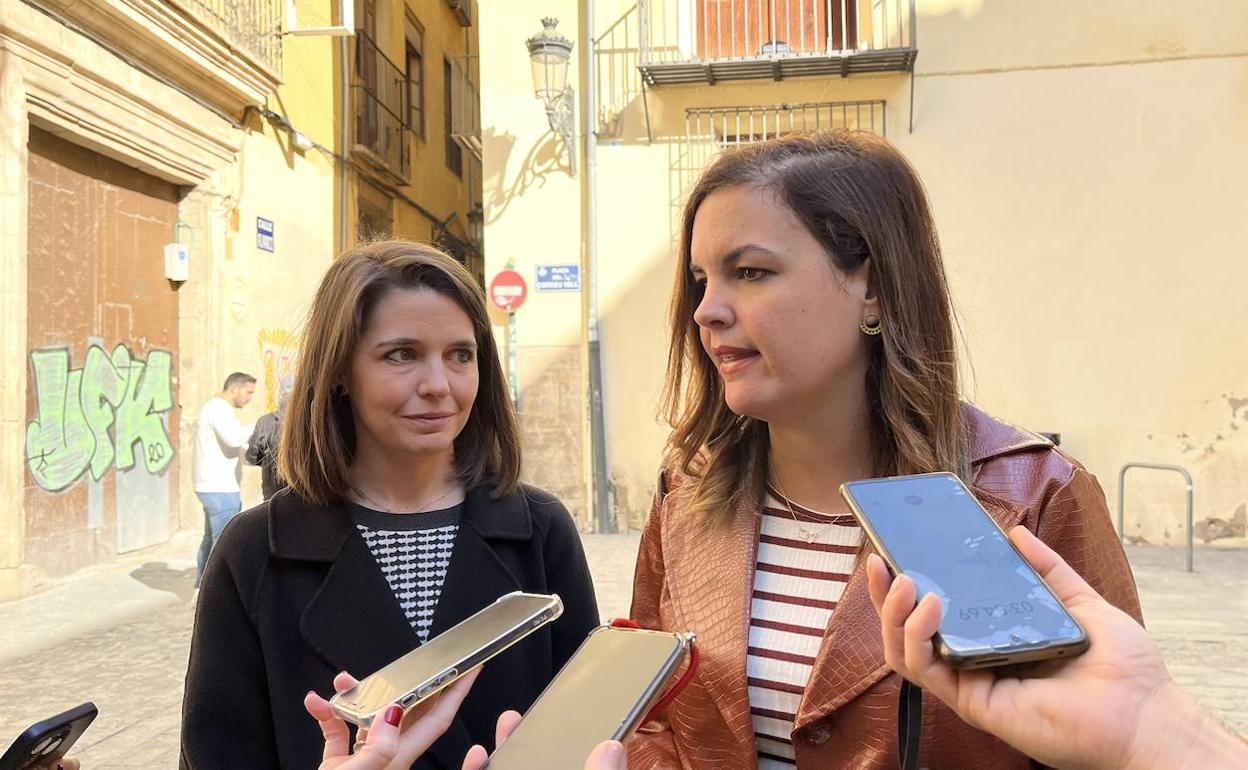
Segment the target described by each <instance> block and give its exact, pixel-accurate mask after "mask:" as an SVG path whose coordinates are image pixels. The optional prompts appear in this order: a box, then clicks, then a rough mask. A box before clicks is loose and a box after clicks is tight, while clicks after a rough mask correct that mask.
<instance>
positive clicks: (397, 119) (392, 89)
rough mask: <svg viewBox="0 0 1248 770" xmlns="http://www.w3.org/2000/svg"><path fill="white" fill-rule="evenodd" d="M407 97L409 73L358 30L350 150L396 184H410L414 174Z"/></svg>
mask: <svg viewBox="0 0 1248 770" xmlns="http://www.w3.org/2000/svg"><path fill="white" fill-rule="evenodd" d="M407 99H408V83H407V76H406V75H404V73H403V71H402V70H401V69H399V67H398V66H397V65H396V64H395V63H394V62H392V61H390V59H389V58H388V57H387V56H386V55H385V54H384V53H383V52H382V51H381V49H379V48H378V47H377V44H376V42H375V41H374V40H373V39H372V38H370V37H369V36H368V35H367V34H365V33H364V31H363V30H357V31H356V34H355V68H354V71H353V72H352V73H351V114H352V116H353V118H354V120H353V123H352V125H353V128H354V133H353V135H352V148H351V151H352V153H353V154H355V155H357V156H360V157H362V158H363V159H364V160H365V161H367V162H368V163H369V165H370V166H372V167H373V168H374V169H376V170H377V171H378V172H379V173H380V175H381V176H382V177H383V178H384V179H385V180H386V181H388V182H390V183H391V184H396V185H406V184H408V182H409V181H410V180H411V175H412V149H411V142H410V134H411V132H410V131H409V128H408V125H407V118H406V116H407V115H408V108H407Z"/></svg>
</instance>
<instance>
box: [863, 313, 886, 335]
mask: <svg viewBox="0 0 1248 770" xmlns="http://www.w3.org/2000/svg"><path fill="white" fill-rule="evenodd" d="M858 328H859V329H862V333H863V334H866V335H867V336H869V337H875V336H876V335H878V334H879V333H880V332H881V331H883V329H884V324H882V323H880V317H879V316H874V315H869V316H867V317H866V318H864V319H863V320H862V323H860V324H858Z"/></svg>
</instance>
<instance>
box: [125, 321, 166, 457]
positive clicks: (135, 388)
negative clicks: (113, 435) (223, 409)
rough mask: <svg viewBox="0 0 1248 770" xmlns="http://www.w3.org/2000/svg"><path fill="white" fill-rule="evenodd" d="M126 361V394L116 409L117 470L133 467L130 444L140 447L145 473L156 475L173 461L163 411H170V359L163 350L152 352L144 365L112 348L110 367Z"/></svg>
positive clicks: (132, 452) (126, 351)
mask: <svg viewBox="0 0 1248 770" xmlns="http://www.w3.org/2000/svg"><path fill="white" fill-rule="evenodd" d="M122 361H127V362H128V364H127V365H128V367H129V371H130V374H129V377H127V379H126V395H125V398H123V399H122V402H121V406H120V407H118V409H117V467H118V468H120V469H122V470H126V469H128V468H130V467H131V466H133V465H134V451H133V449H132V447H133V446H134V442H136V441H139V442H142V444H143V462H144V465H146V466H147V470H148V473H159V472H160V471H162V470H164V469H165V468H166V467H168V465H169V463H171V462H173V444H172V443H171V442H170V441H169V433H168V432H167V431H166V430H165V421H164V420H163V419H162V418H161V415H162V414H163V413H164V412H168V411H169V410H170V409H172V408H173V390H172V389H171V388H170V387H169V382H170V380H169V375H170V373H171V372H172V371H173V356H171V355H169V352H168V351H165V350H153V351H152V352H151V354H150V355H149V356H148V357H147V363H146V364H145V363H144V362H142V361H140V360H138V359H131V358H130V351H128V350H126V348H125V347H124V346H122V345H118V346H117V347H116V348H114V349H113V364H114V365H115V366H116V367H117V368H118V369H121V368H122V366H121V362H122Z"/></svg>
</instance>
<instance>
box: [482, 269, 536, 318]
mask: <svg viewBox="0 0 1248 770" xmlns="http://www.w3.org/2000/svg"><path fill="white" fill-rule="evenodd" d="M528 293H529V288H528V285H527V284H525V282H524V276H522V275H520V274H519V273H517V272H516V271H515V270H503V271H501V272H499V273H498V274H496V275H495V276H494V277H493V278H492V279H490V302H493V303H494V307H496V308H498V309H499V310H501V311H503V312H504V313H514V312H516V311H517V310H519V309H520V306H521V305H522V304H524V298H525V297H526V296H528Z"/></svg>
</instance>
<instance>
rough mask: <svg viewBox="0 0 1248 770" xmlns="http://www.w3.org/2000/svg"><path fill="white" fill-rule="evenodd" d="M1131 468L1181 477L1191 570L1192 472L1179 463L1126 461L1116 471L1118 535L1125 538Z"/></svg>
mask: <svg viewBox="0 0 1248 770" xmlns="http://www.w3.org/2000/svg"><path fill="white" fill-rule="evenodd" d="M1132 468H1145V469H1147V470H1153V471H1173V472H1174V473H1177V474H1179V475H1180V476H1182V477H1183V481H1184V482H1185V483H1186V485H1187V487H1186V492H1187V571H1188V572H1191V571H1192V474H1191V473H1189V472H1188V470H1187V468H1184V467H1183V466H1181V465H1165V464H1162V463H1127V464H1126V465H1124V466H1122V470H1120V471H1118V537H1119V538H1120V539H1122V540H1126V538H1127V529H1126V513H1125V509H1126V502H1125V500H1126V495H1127V471H1129V470H1131V469H1132Z"/></svg>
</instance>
